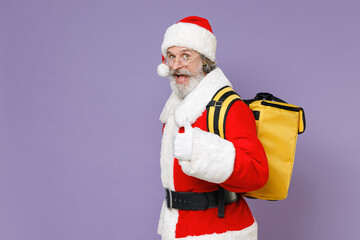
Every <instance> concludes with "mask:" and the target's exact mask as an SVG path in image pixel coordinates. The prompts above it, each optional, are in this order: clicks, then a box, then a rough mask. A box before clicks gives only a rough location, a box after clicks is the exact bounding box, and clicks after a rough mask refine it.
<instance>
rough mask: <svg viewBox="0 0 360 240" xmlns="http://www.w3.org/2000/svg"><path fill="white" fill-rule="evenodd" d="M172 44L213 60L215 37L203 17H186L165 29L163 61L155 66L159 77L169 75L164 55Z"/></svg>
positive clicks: (162, 48)
mask: <svg viewBox="0 0 360 240" xmlns="http://www.w3.org/2000/svg"><path fill="white" fill-rule="evenodd" d="M173 46H178V47H187V48H191V49H193V50H195V51H197V52H199V53H200V54H202V55H204V56H205V57H207V58H208V59H210V60H211V61H213V62H215V53H216V37H215V35H214V33H213V32H212V29H211V26H210V23H209V21H208V20H207V19H205V18H201V17H197V16H190V17H186V18H184V19H182V20H180V21H179V22H177V23H175V24H173V25H171V26H170V27H169V28H168V29H167V30H166V32H165V35H164V40H163V43H162V45H161V53H162V60H163V63H161V64H160V65H159V66H158V67H157V72H158V74H159V75H160V76H161V77H167V76H169V67H168V66H167V65H166V64H164V56H166V53H167V49H168V48H169V47H173Z"/></svg>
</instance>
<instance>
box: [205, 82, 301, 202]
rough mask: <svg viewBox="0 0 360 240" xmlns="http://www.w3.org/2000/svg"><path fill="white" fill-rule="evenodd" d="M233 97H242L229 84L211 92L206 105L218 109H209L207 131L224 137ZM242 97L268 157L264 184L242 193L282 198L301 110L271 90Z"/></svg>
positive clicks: (288, 176) (267, 197)
mask: <svg viewBox="0 0 360 240" xmlns="http://www.w3.org/2000/svg"><path fill="white" fill-rule="evenodd" d="M234 101H241V98H240V96H239V95H237V94H236V93H235V92H234V91H233V89H232V88H231V87H229V86H226V87H224V88H222V89H220V90H219V91H218V92H217V93H216V94H215V95H214V97H213V98H212V101H211V102H210V103H209V104H208V106H214V107H215V108H219V109H218V111H215V109H212V110H209V112H208V116H207V124H208V129H209V131H210V132H212V133H215V134H218V135H219V136H220V137H222V138H224V127H222V126H223V124H224V123H225V121H226V115H227V114H226V113H227V111H228V110H229V109H230V106H231V104H232V103H233V102H234ZM243 101H244V102H245V103H246V104H247V105H248V106H249V107H250V109H251V110H252V111H253V113H254V117H255V121H256V133H257V136H258V138H259V140H260V142H261V143H262V145H263V147H264V149H265V153H266V156H267V159H268V165H269V178H268V181H267V183H266V184H265V186H264V187H262V188H260V189H258V190H256V191H252V192H248V193H242V195H243V196H245V197H249V198H258V199H265V200H282V199H285V198H286V197H287V193H288V189H289V185H290V179H291V174H292V170H293V165H294V157H295V148H296V140H297V136H298V134H301V133H303V132H304V131H305V125H306V124H305V113H304V110H303V109H302V108H301V107H298V106H295V105H292V104H288V103H286V102H285V101H283V100H281V99H279V98H277V97H275V96H273V95H272V94H270V93H258V94H257V95H256V96H255V98H254V99H250V100H243ZM214 120H217V121H216V122H217V123H218V127H216V128H215V127H214V126H213V124H212V123H213V122H214ZM239 124H241V123H239ZM215 129H216V131H215Z"/></svg>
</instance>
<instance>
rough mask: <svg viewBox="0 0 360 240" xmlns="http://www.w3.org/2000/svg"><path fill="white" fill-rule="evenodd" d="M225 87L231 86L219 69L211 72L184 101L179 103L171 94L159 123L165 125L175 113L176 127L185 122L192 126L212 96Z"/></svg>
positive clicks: (183, 124) (174, 95) (181, 125)
mask: <svg viewBox="0 0 360 240" xmlns="http://www.w3.org/2000/svg"><path fill="white" fill-rule="evenodd" d="M225 86H230V87H231V86H232V85H231V83H230V81H229V80H228V79H227V78H226V76H225V75H224V73H223V72H222V71H221V69H220V68H216V69H214V70H212V71H211V72H210V73H208V74H207V75H206V76H205V77H204V78H203V79H202V80H201V81H200V83H199V85H198V86H197V87H196V88H195V89H194V90H193V91H192V92H190V93H189V95H187V96H186V97H185V98H184V100H182V101H181V100H180V99H179V98H178V97H177V96H176V94H174V93H172V94H171V96H170V98H169V99H168V101H167V102H166V104H165V106H164V109H163V111H162V113H161V115H160V121H161V122H163V123H166V122H167V119H168V117H169V116H170V115H171V113H173V112H175V121H176V124H177V125H178V126H180V127H183V126H185V125H186V123H187V122H190V124H193V123H194V122H195V121H196V119H198V118H199V117H200V116H201V115H202V113H203V112H204V111H205V109H206V105H207V104H208V103H209V102H210V100H211V98H212V97H213V96H214V94H215V93H216V92H217V91H218V90H219V89H220V88H222V87H225Z"/></svg>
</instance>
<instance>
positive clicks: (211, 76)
mask: <svg viewBox="0 0 360 240" xmlns="http://www.w3.org/2000/svg"><path fill="white" fill-rule="evenodd" d="M161 52H162V55H163V63H162V64H160V65H159V66H158V69H157V71H158V74H159V75H160V76H163V77H165V76H169V78H170V86H171V89H172V94H171V96H170V98H169V99H168V101H167V102H166V104H165V106H164V109H163V111H162V113H161V116H160V120H161V121H162V123H163V136H162V146H161V157H160V164H161V180H162V184H163V186H164V188H165V189H166V190H165V192H166V199H165V200H164V203H163V207H162V210H161V216H160V221H159V227H158V233H159V234H160V235H161V236H162V239H163V240H173V239H186V240H190V239H194V240H200V239H201V240H228V239H257V224H256V221H255V219H254V217H253V216H252V214H251V212H250V209H249V207H248V205H247V203H246V202H245V200H244V199H243V198H242V197H241V194H239V193H244V192H249V191H253V190H256V189H258V188H261V187H262V186H263V185H264V184H265V183H266V181H267V178H268V165H267V159H266V155H265V152H264V149H263V147H262V145H261V143H260V141H259V140H258V138H257V136H256V126H255V120H254V117H253V114H252V112H251V110H250V109H249V108H248V106H247V105H246V104H245V103H243V102H242V101H235V102H234V103H233V104H232V105H231V107H230V109H229V111H228V113H227V116H226V123H225V130H226V137H225V138H221V137H220V136H218V135H216V134H214V133H212V132H209V131H208V126H207V117H208V116H207V112H208V109H209V108H211V107H212V106H209V105H208V104H209V102H210V101H211V100H212V98H213V96H214V94H215V93H217V92H218V90H219V89H221V88H223V87H225V86H231V83H230V82H229V80H228V79H227V78H226V77H225V75H224V73H223V72H222V71H221V69H220V68H218V67H217V66H216V64H215V52H216V38H215V35H214V34H213V32H212V29H211V26H210V24H209V22H208V21H207V20H206V19H204V18H200V17H195V16H192V17H187V18H184V19H182V20H181V21H179V22H178V23H176V24H174V25H172V26H170V27H169V28H168V29H167V31H166V33H165V35H164V40H163V43H162V46H161ZM235 193H236V194H235Z"/></svg>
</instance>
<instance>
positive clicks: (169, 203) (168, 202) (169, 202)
mask: <svg viewBox="0 0 360 240" xmlns="http://www.w3.org/2000/svg"><path fill="white" fill-rule="evenodd" d="M165 194H166V205H167V207H168V208H169V209H172V192H171V190H170V189H169V188H165Z"/></svg>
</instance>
